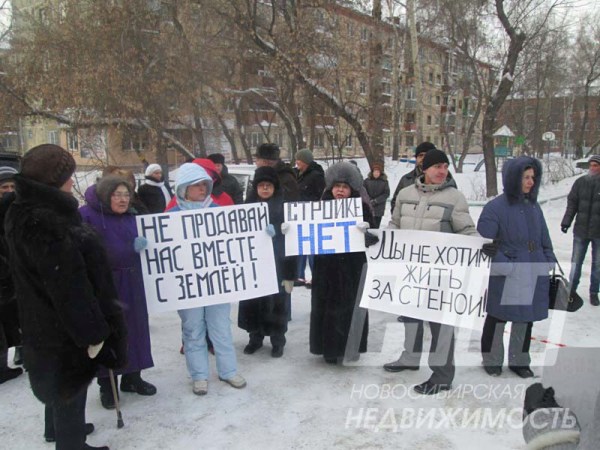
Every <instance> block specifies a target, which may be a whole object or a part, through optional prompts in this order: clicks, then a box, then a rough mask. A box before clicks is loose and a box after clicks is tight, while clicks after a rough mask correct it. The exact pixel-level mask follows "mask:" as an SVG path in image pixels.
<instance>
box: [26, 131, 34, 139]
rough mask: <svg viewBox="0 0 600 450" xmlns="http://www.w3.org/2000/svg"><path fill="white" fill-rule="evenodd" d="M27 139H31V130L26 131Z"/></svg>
mask: <svg viewBox="0 0 600 450" xmlns="http://www.w3.org/2000/svg"><path fill="white" fill-rule="evenodd" d="M27 139H33V130H27Z"/></svg>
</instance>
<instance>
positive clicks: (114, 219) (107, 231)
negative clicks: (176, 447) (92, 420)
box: [79, 175, 156, 409]
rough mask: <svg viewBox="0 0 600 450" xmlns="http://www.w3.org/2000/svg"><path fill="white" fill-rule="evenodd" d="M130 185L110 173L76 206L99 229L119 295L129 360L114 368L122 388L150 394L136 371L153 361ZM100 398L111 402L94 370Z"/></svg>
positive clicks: (106, 384) (106, 382) (106, 383)
mask: <svg viewBox="0 0 600 450" xmlns="http://www.w3.org/2000/svg"><path fill="white" fill-rule="evenodd" d="M132 196H133V191H132V187H131V186H130V184H129V183H128V182H127V180H126V179H124V178H122V177H119V176H114V175H109V176H107V177H104V178H102V179H101V180H100V181H99V182H98V184H97V185H95V186H91V187H90V188H89V189H88V190H87V191H86V193H85V200H86V203H87V204H86V205H85V206H83V207H81V208H80V209H79V212H80V214H81V217H82V218H83V220H84V222H87V223H89V224H90V225H92V227H94V229H95V230H96V231H97V232H98V234H99V235H100V237H101V238H102V240H103V241H104V246H105V247H106V251H107V253H108V259H109V262H110V267H111V269H112V273H113V278H114V281H115V285H116V286H117V290H118V293H119V300H120V302H121V304H122V307H123V312H124V313H125V320H126V322H127V333H128V336H127V345H128V351H129V353H128V356H129V358H128V364H127V366H126V367H125V368H123V369H122V370H120V371H119V372H118V373H120V374H122V377H121V391H122V392H133V393H137V394H139V395H154V394H156V387H155V386H153V385H152V384H150V383H148V382H147V381H144V380H142V378H141V375H140V372H141V371H142V370H143V369H147V368H149V367H153V366H154V362H153V361H152V354H151V347H150V331H149V327H148V310H147V308H146V298H145V294H144V283H143V279H142V273H141V265H140V257H139V255H138V253H137V252H139V251H141V250H142V248H143V240H144V238H138V236H137V228H136V225H135V214H136V213H137V212H136V211H135V209H133V208H132V207H131V199H132ZM98 384H99V385H100V400H101V402H102V406H104V407H105V408H106V409H112V408H114V407H115V402H114V399H113V395H112V391H111V387H110V379H109V377H108V373H107V372H106V371H104V370H103V371H101V372H100V373H99V375H98Z"/></svg>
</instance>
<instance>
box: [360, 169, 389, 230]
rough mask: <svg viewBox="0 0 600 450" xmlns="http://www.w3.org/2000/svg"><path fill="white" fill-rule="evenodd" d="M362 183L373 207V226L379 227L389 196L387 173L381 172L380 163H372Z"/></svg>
mask: <svg viewBox="0 0 600 450" xmlns="http://www.w3.org/2000/svg"><path fill="white" fill-rule="evenodd" d="M363 185H364V187H365V190H366V191H367V194H369V199H370V201H371V206H372V207H373V215H374V221H375V228H379V225H380V224H381V219H383V216H384V215H385V205H386V202H387V199H388V197H389V196H390V185H389V183H388V179H387V175H386V174H385V173H383V166H382V165H381V164H378V163H375V164H373V167H372V168H371V172H369V175H368V176H367V178H366V179H365V181H364V183H363Z"/></svg>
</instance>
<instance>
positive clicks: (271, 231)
mask: <svg viewBox="0 0 600 450" xmlns="http://www.w3.org/2000/svg"><path fill="white" fill-rule="evenodd" d="M267 234H268V235H269V236H271V237H275V227H274V226H273V224H272V223H270V224H269V226H267Z"/></svg>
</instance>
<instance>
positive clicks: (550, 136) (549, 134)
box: [542, 131, 556, 141]
mask: <svg viewBox="0 0 600 450" xmlns="http://www.w3.org/2000/svg"><path fill="white" fill-rule="evenodd" d="M555 139H556V136H555V135H554V133H553V132H552V131H546V132H545V133H544V134H542V141H554V140H555Z"/></svg>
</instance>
